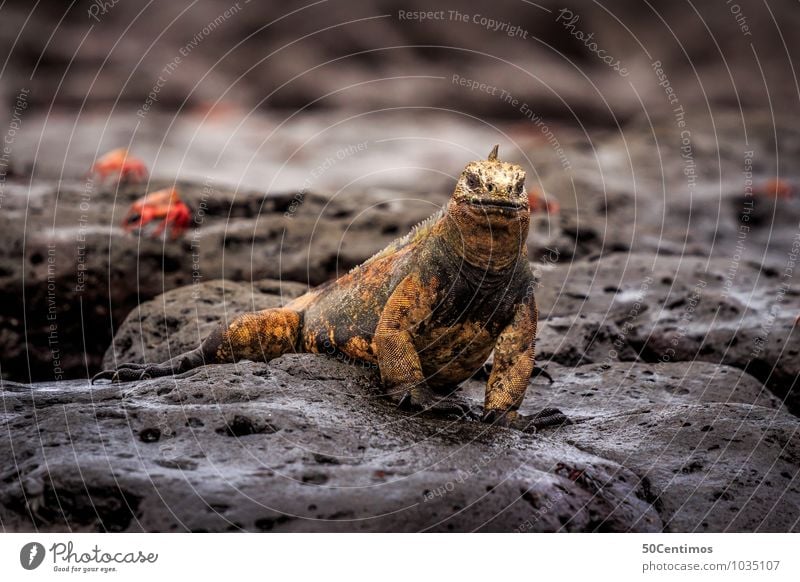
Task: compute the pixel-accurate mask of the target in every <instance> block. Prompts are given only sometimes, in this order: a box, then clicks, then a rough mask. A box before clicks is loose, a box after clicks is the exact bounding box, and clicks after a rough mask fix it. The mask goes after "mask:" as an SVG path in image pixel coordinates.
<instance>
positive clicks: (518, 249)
mask: <svg viewBox="0 0 800 582" xmlns="http://www.w3.org/2000/svg"><path fill="white" fill-rule="evenodd" d="M529 223H530V219H529V215H528V214H527V213H526V214H524V215H522V216H521V217H520V218H518V219H508V220H503V221H498V220H492V221H491V222H490V219H489V217H487V216H476V215H474V214H473V213H472V212H470V211H469V210H468V209H466V208H463V207H462V206H461V205H460V204H458V203H456V202H453V201H451V202H450V203H449V204H448V206H447V208H446V209H445V212H444V214H443V216H442V218H441V219H440V220H439V222H438V223H437V224H436V226H435V227H434V233H435V234H436V236H438V237H439V238H440V239H441V240H443V241H444V242H445V243H446V244H447V245H448V246H449V247H450V248H451V249H452V251H453V252H454V253H455V254H456V256H458V257H459V258H461V259H463V260H464V261H466V262H467V263H469V264H470V265H472V266H473V267H476V268H478V269H481V270H484V271H487V270H488V271H492V272H495V273H499V272H502V271H508V270H513V269H514V266H515V265H516V264H517V263H518V262H519V260H520V259H521V258H522V259H523V260H527V259H525V257H527V254H528V249H527V244H526V242H527V238H528V225H529Z"/></svg>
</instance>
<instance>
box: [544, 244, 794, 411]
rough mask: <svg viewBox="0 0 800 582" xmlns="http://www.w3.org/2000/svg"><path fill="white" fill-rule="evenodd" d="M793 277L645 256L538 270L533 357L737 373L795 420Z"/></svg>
mask: <svg viewBox="0 0 800 582" xmlns="http://www.w3.org/2000/svg"><path fill="white" fill-rule="evenodd" d="M786 268H787V269H789V268H790V267H789V266H788V264H787V267H786ZM787 273H788V274H789V275H788V276H789V279H788V280H787ZM790 279H791V272H790V271H787V270H785V269H784V270H775V269H773V268H768V267H762V266H760V265H755V264H753V263H749V262H745V261H741V262H735V261H731V260H728V259H724V258H713V259H710V258H701V257H679V256H658V255H656V256H654V255H650V254H631V255H622V254H614V255H609V256H607V257H601V258H599V259H597V260H594V261H592V260H583V261H576V262H574V263H572V264H570V265H563V266H561V265H559V266H556V267H550V268H548V269H542V270H541V283H540V289H539V290H538V292H537V301H538V303H539V308H540V314H541V316H542V317H543V318H545V319H546V321H544V322H543V323H542V325H541V326H540V330H541V331H540V336H539V346H540V348H541V351H540V355H541V356H543V359H550V360H552V361H554V362H558V363H561V364H566V365H578V364H581V363H590V362H596V363H602V362H608V361H618V360H621V361H630V360H638V361H642V362H650V363H651V364H653V366H654V370H656V371H658V369H659V368H662V367H663V366H665V365H666V364H669V363H671V362H686V363H687V365H688V363H690V362H695V361H702V362H711V363H715V364H725V365H730V366H735V367H737V368H740V369H742V370H746V371H747V372H748V373H749V374H751V375H752V376H754V377H755V378H757V379H758V380H759V381H761V382H762V383H764V384H766V385H767V386H768V387H769V389H770V390H772V391H773V392H774V393H775V395H777V396H778V397H779V398H780V399H781V400H783V401H785V402H786V405H787V406H788V407H789V409H790V410H791V411H792V412H793V413H795V414H797V413H800V382H799V381H798V377H800V335H798V331H797V330H798V327H797V325H796V318H797V315H798V314H799V313H800V292H798V290H797V289H796V288H794V287H792V286H791V285H789V284H788V283H789V282H790Z"/></svg>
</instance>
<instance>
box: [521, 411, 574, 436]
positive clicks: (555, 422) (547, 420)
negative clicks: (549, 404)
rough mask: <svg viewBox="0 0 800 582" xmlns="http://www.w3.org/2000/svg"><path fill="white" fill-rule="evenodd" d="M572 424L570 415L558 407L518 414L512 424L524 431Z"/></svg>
mask: <svg viewBox="0 0 800 582" xmlns="http://www.w3.org/2000/svg"><path fill="white" fill-rule="evenodd" d="M567 424H572V421H571V420H570V419H569V417H568V416H567V415H566V414H564V413H563V412H561V411H560V410H559V409H558V408H543V409H542V410H540V411H539V412H537V413H536V414H533V415H531V416H525V415H522V414H520V415H518V416H517V418H516V419H514V421H513V423H512V424H511V426H512V427H513V428H516V429H518V430H521V431H524V432H536V431H538V430H539V429H543V428H555V427H559V426H564V425H567Z"/></svg>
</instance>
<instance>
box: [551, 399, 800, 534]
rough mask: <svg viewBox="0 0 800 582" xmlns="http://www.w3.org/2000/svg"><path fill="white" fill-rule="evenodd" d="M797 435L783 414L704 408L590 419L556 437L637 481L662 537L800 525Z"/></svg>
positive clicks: (683, 407) (751, 408) (718, 405)
mask: <svg viewBox="0 0 800 582" xmlns="http://www.w3.org/2000/svg"><path fill="white" fill-rule="evenodd" d="M797 429H798V422H797V419H796V418H795V417H792V416H790V415H787V414H785V413H783V412H780V411H776V410H771V409H768V408H763V407H760V406H751V405H746V404H722V403H708V404H701V405H677V406H673V407H670V408H668V409H662V410H642V411H631V412H630V413H628V414H625V415H620V416H618V417H615V418H597V419H592V420H590V421H587V422H585V423H580V424H577V425H575V426H569V427H565V428H564V429H563V430H562V432H561V435H560V436H561V437H562V438H564V440H565V441H566V442H568V443H571V444H574V445H575V446H577V447H579V448H580V449H581V450H585V451H589V452H592V453H595V454H597V455H599V456H602V457H604V458H610V459H614V460H616V461H617V462H619V463H621V464H623V465H624V466H626V467H628V468H630V469H631V470H632V471H634V472H635V473H636V474H637V475H640V476H641V477H642V486H643V489H644V490H645V491H646V498H647V499H649V500H650V501H651V502H652V503H653V506H654V507H656V508H657V509H658V512H659V515H660V516H661V518H662V520H663V523H664V529H665V531H679V532H703V531H716V532H719V531H726V532H727V531H740V532H766V531H778V532H785V531H797V530H798V523H799V522H798V517H800V488H798V486H797V482H796V481H797V477H798V475H799V474H800V436H798V430H797ZM634 527H635V526H634Z"/></svg>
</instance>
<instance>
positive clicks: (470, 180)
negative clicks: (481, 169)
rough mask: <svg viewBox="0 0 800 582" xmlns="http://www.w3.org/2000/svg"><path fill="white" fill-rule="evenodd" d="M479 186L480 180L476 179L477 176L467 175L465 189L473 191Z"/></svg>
mask: <svg viewBox="0 0 800 582" xmlns="http://www.w3.org/2000/svg"><path fill="white" fill-rule="evenodd" d="M480 184H481V181H480V178H478V176H476V175H475V174H467V188H469V189H470V190H474V189H475V188H477V187H478V186H480Z"/></svg>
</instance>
